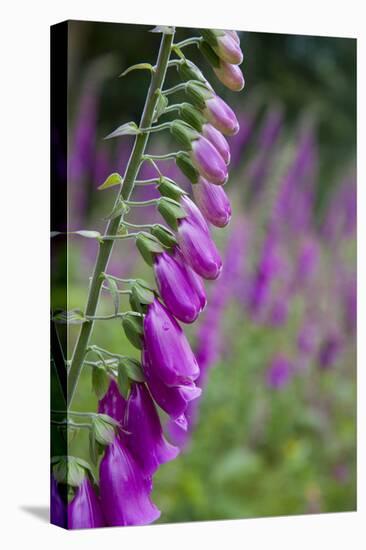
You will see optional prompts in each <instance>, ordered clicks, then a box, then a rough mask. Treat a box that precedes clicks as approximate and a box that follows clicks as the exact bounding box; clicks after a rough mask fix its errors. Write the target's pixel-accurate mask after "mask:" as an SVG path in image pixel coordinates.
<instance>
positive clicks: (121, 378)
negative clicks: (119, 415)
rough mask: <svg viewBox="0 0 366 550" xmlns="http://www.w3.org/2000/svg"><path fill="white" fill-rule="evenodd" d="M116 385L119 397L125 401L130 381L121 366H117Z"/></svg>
mask: <svg viewBox="0 0 366 550" xmlns="http://www.w3.org/2000/svg"><path fill="white" fill-rule="evenodd" d="M117 383H118V389H119V391H120V393H121V395H122V396H123V397H124V398H125V399H127V397H128V392H129V390H130V381H129V378H128V376H127V375H126V371H125V368H124V366H123V365H122V364H119V365H118V374H117Z"/></svg>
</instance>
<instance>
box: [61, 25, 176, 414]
mask: <svg viewBox="0 0 366 550" xmlns="http://www.w3.org/2000/svg"><path fill="white" fill-rule="evenodd" d="M173 39H174V34H163V36H162V39H161V43H160V50H159V54H158V59H157V63H156V69H155V71H154V73H152V78H151V83H150V87H149V91H148V94H147V97H146V102H145V107H144V110H143V113H142V117H141V121H140V125H139V126H140V127H142V128H144V127H148V126H151V124H152V122H153V117H154V112H155V107H156V103H157V100H158V97H159V95H158V90H161V89H162V87H163V84H164V80H165V75H166V71H167V67H168V62H169V58H170V54H171V47H172V43H173ZM148 139H149V134H139V135H138V136H136V139H135V143H134V146H133V150H132V153H131V156H130V160H129V162H128V165H127V169H126V172H125V177H124V181H123V185H122V188H121V191H120V193H119V195H118V197H117V199H116V206H117V203H118V201H119V200H120V198H122V199H123V200H128V199H129V197H130V196H131V193H132V191H133V188H134V184H135V179H136V177H137V174H138V171H139V168H140V164H141V159H142V157H143V154H144V151H145V148H146V145H147V142H148ZM121 220H122V215H121V216H117V217H116V218H114V219H113V220H110V222H109V223H108V227H107V230H106V235H107V236H110V235H116V233H117V231H118V228H119V226H120V224H121ZM112 248H113V240H103V242H101V243H100V245H99V253H98V258H97V261H96V264H95V267H94V273H93V277H92V280H91V284H90V287H89V295H88V301H87V305H86V309H85V315H86V316H87V317H89V318H91V319H90V322H88V323H84V324H83V325H82V327H81V330H80V333H79V338H78V341H77V343H76V346H75V350H74V353H73V356H72V360H71V365H70V369H69V373H68V383H67V403H68V406H70V404H71V402H72V399H73V397H74V394H75V390H76V386H77V383H78V380H79V377H80V373H81V370H82V368H83V361H84V358H85V352H86V348H87V347H88V343H89V339H90V335H91V333H92V330H93V325H94V323H93V319H92V317H94V315H95V313H96V310H97V307H98V302H99V296H100V291H101V287H102V279H101V278H100V274H101V273H102V272H104V271H105V270H106V267H107V265H108V261H109V258H110V256H111V252H112Z"/></svg>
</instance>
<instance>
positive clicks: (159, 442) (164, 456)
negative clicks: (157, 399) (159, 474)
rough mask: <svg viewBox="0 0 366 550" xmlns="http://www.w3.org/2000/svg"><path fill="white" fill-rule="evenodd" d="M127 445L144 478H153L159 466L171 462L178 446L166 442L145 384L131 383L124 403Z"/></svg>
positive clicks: (177, 452)
mask: <svg viewBox="0 0 366 550" xmlns="http://www.w3.org/2000/svg"><path fill="white" fill-rule="evenodd" d="M124 429H125V430H126V442H127V446H128V448H129V449H130V451H131V453H132V454H133V456H134V458H135V459H136V461H137V463H138V464H139V466H140V468H141V471H142V473H143V475H144V476H146V477H150V476H152V475H153V474H154V473H155V472H156V470H157V469H158V468H159V466H160V464H164V463H165V462H169V461H170V460H173V459H174V458H175V457H176V456H177V455H178V454H179V449H178V447H174V446H173V445H171V444H170V443H168V441H166V439H165V437H164V434H163V430H162V427H161V423H160V419H159V416H158V413H157V411H156V408H155V405H154V402H153V400H152V399H151V396H150V394H149V390H148V389H147V388H146V386H145V384H140V383H134V384H133V385H132V387H131V391H130V394H129V396H128V400H127V408H126V415H125V421H124Z"/></svg>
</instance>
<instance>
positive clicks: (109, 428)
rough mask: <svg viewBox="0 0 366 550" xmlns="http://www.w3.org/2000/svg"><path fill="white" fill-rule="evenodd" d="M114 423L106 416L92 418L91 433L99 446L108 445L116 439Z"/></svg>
mask: <svg viewBox="0 0 366 550" xmlns="http://www.w3.org/2000/svg"><path fill="white" fill-rule="evenodd" d="M116 424H118V423H116V421H113V419H112V418H110V417H108V416H107V415H98V416H95V417H94V418H93V428H92V429H93V432H94V437H95V440H96V441H97V442H98V443H100V444H101V445H109V444H110V443H112V442H113V441H114V439H115V437H116V429H115V427H116Z"/></svg>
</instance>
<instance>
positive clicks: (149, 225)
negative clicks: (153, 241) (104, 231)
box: [123, 220, 156, 229]
mask: <svg viewBox="0 0 366 550" xmlns="http://www.w3.org/2000/svg"><path fill="white" fill-rule="evenodd" d="M123 225H125V226H126V227H132V228H134V229H152V228H153V227H154V225H156V224H152V223H145V224H138V223H131V222H126V221H125V220H123Z"/></svg>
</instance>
